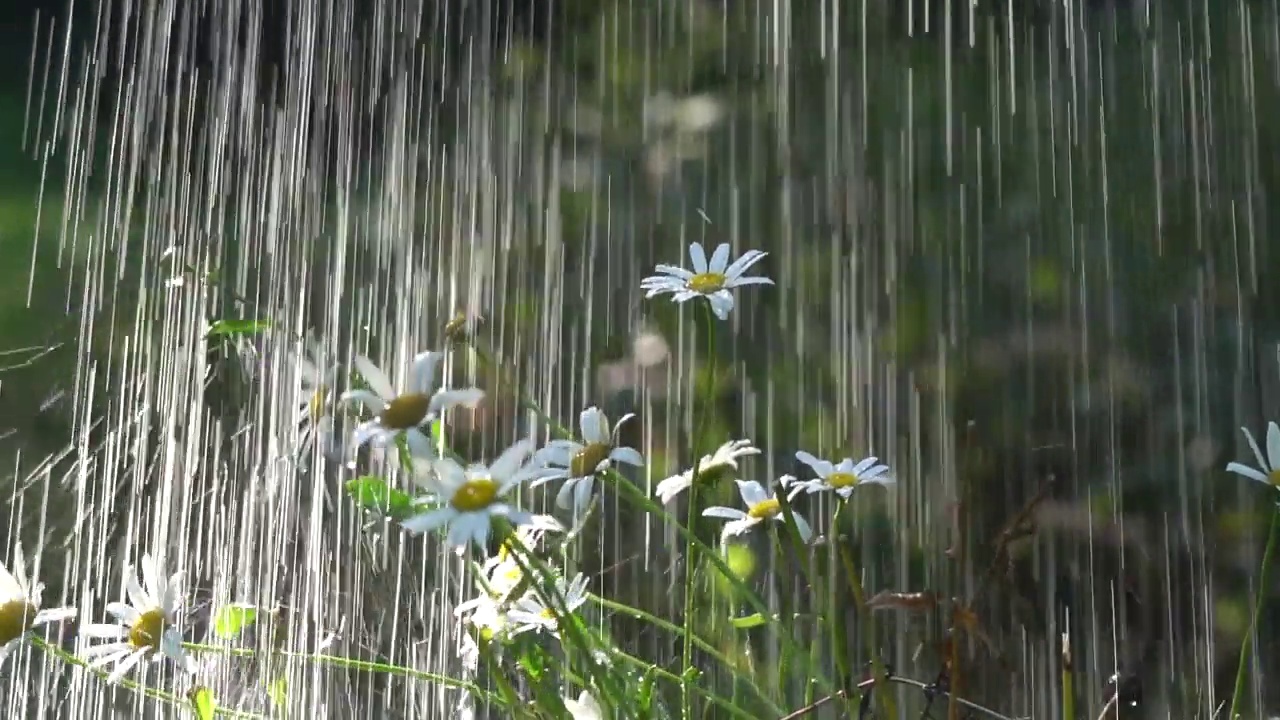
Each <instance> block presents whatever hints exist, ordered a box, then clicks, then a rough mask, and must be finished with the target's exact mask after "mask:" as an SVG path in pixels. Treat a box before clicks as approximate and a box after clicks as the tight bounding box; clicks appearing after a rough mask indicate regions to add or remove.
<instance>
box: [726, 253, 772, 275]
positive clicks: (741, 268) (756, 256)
mask: <svg viewBox="0 0 1280 720" xmlns="http://www.w3.org/2000/svg"><path fill="white" fill-rule="evenodd" d="M768 254H769V253H766V252H761V251H759V250H748V251H746V252H744V253H742V257H740V258H738V259H737V260H734V261H733V264H732V265H730V266H729V267H728V268H725V271H724V275H725V277H727V278H729V279H730V280H737V279H738V276H740V275H742V273H744V272H746V271H747V270H749V269H750V268H751V266H752V265H755V264H756V263H758V262H760V261H761V260H763V259H764V256H765V255H768Z"/></svg>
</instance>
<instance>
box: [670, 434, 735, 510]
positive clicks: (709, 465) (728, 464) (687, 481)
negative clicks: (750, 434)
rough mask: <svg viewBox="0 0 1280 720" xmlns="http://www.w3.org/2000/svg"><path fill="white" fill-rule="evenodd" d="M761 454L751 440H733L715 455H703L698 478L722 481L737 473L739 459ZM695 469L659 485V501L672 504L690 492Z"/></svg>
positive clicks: (697, 467)
mask: <svg viewBox="0 0 1280 720" xmlns="http://www.w3.org/2000/svg"><path fill="white" fill-rule="evenodd" d="M759 454H760V448H758V447H755V446H753V445H752V444H751V441H750V440H733V441H731V442H727V443H725V444H723V445H721V446H720V447H718V448H716V451H715V452H714V453H713V454H711V455H703V456H702V462H700V463H698V464H697V465H696V466H695V467H696V469H697V471H698V476H699V477H700V478H702V480H703V481H704V482H708V481H712V482H713V481H715V480H718V479H720V478H721V477H722V476H723V475H724V474H725V473H726V472H735V473H736V472H737V471H738V459H739V458H743V457H746V456H748V455H759ZM694 469H695V468H690V469H688V470H686V471H684V472H682V473H680V474H679V475H672V476H671V477H669V478H667V479H666V480H663V481H662V482H660V483H658V485H657V487H655V488H654V494H656V495H657V496H658V499H659V500H661V501H662V503H663V504H664V505H665V504H667V503H669V502H671V499H672V498H674V497H675V496H676V495H679V494H680V493H682V492H684V491H685V490H688V489H689V487H690V486H691V485H693V471H694Z"/></svg>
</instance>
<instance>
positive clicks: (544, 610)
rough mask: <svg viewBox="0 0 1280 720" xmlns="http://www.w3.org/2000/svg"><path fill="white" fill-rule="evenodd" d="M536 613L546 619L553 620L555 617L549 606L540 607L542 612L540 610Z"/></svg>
mask: <svg viewBox="0 0 1280 720" xmlns="http://www.w3.org/2000/svg"><path fill="white" fill-rule="evenodd" d="M538 614H539V615H541V616H542V617H544V618H546V619H547V620H555V619H556V614H555V613H554V612H553V611H552V610H551V608H549V607H546V608H542V612H540V613H538Z"/></svg>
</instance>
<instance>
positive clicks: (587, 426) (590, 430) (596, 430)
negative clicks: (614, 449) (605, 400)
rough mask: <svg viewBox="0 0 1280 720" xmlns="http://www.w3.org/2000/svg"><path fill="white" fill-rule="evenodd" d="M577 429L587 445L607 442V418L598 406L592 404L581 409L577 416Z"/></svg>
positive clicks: (608, 438)
mask: <svg viewBox="0 0 1280 720" xmlns="http://www.w3.org/2000/svg"><path fill="white" fill-rule="evenodd" d="M578 429H579V430H580V431H581V432H582V439H583V440H584V441H585V442H586V443H587V444H588V445H595V444H598V443H604V444H606V445H607V444H609V441H610V440H611V438H610V437H609V418H607V417H605V414H604V412H602V411H601V410H600V408H598V407H595V406H592V407H589V408H587V409H586V410H583V411H582V412H581V413H580V414H579V416H578Z"/></svg>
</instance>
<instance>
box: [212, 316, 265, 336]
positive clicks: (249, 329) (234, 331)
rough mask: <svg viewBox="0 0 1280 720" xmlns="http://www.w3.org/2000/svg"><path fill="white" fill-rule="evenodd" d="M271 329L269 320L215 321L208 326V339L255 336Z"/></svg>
mask: <svg viewBox="0 0 1280 720" xmlns="http://www.w3.org/2000/svg"><path fill="white" fill-rule="evenodd" d="M269 327H271V321H270V320H215V321H214V322H213V324H212V325H210V326H209V332H208V333H207V334H208V336H209V337H230V336H234V335H256V334H258V333H260V332H262V331H263V330H266V329H267V328H269Z"/></svg>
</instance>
